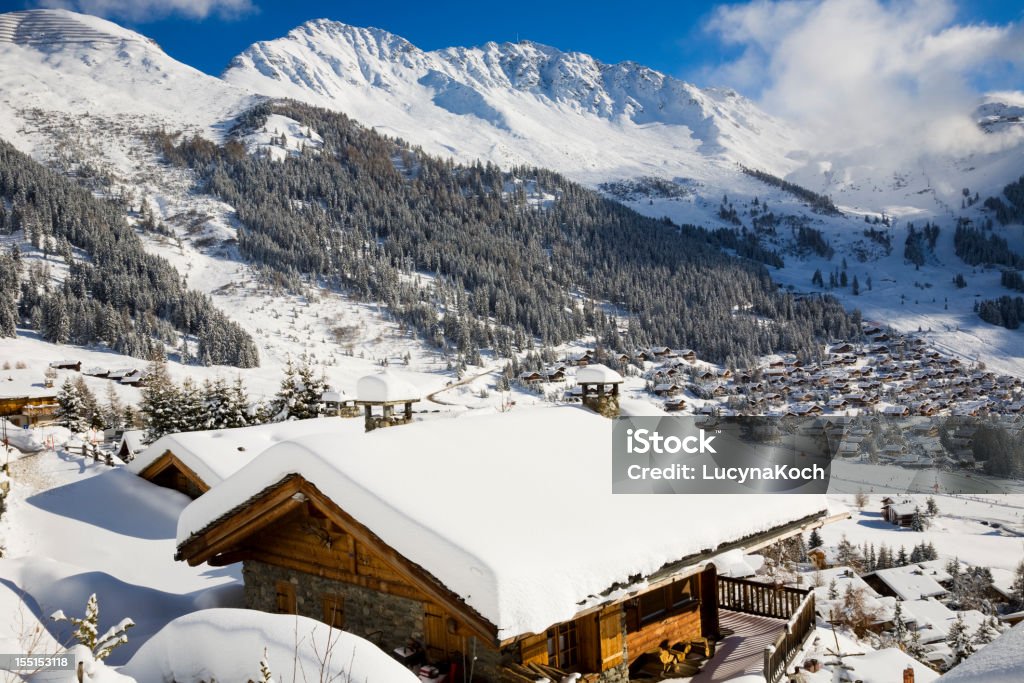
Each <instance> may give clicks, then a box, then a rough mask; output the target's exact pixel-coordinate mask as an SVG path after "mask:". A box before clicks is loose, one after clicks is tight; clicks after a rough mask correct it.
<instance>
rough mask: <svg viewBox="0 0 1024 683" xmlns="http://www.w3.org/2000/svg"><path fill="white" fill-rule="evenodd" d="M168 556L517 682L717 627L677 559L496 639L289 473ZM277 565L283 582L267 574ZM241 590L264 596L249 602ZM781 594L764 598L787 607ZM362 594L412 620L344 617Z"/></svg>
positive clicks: (608, 665) (702, 582)
mask: <svg viewBox="0 0 1024 683" xmlns="http://www.w3.org/2000/svg"><path fill="white" fill-rule="evenodd" d="M175 460H176V459H175ZM169 462H171V463H173V461H169ZM170 468H171V464H168V465H167V466H166V468H165V469H170ZM802 523H803V521H801V522H794V523H793V524H792V525H789V526H791V527H793V528H799V525H800V524H802ZM787 530H788V529H787ZM177 559H179V560H186V561H187V562H188V563H189V564H190V565H193V566H194V565H197V564H200V563H203V562H208V563H209V564H211V565H214V566H223V565H227V564H232V563H235V562H240V561H241V562H243V563H245V567H246V569H245V571H243V575H244V576H245V581H246V600H247V606H249V607H253V608H258V609H265V610H270V611H286V612H295V611H296V609H298V607H297V605H298V604H299V603H302V608H301V613H303V614H304V615H306V616H311V617H314V618H317V619H321V620H323V621H325V623H330V624H332V625H334V626H336V627H338V628H345V629H346V630H352V632H354V633H356V634H357V635H361V636H364V637H369V636H371V634H376V635H377V636H379V640H380V641H381V642H380V645H381V647H383V648H384V649H385V651H389V652H390V651H392V650H393V649H395V648H399V647H400V646H403V645H404V644H405V643H406V642H408V639H409V638H410V636H411V635H413V634H415V635H416V637H417V638H418V639H420V641H421V643H420V644H421V645H422V652H423V653H424V654H425V656H426V658H427V659H428V660H429V661H431V662H434V663H438V664H443V663H444V662H460V661H462V659H463V655H470V654H475V656H476V658H477V659H476V661H477V662H478V663H479V665H478V667H477V669H476V671H475V677H474V679H475V680H484V681H497V680H502V681H513V682H516V683H521V682H522V681H523V680H530V676H532V675H534V673H535V672H536V671H537V669H530V668H529V667H547V669H540V670H544V671H550V670H554V671H573V672H578V673H581V674H583V679H582V680H584V681H594V682H596V681H624V680H627V678H628V676H629V673H628V672H629V668H630V667H631V666H634V665H638V664H639V663H640V662H641V660H642V658H643V657H644V656H645V655H650V654H651V653H652V652H654V653H656V652H658V651H659V649H662V648H667V647H688V646H689V645H690V644H692V643H694V642H695V641H697V642H702V643H703V645H704V647H705V648H707V649H708V653H709V654H710V651H711V649H710V648H711V647H712V646H711V645H710V643H711V642H712V641H714V640H715V639H716V638H718V636H719V621H718V609H719V604H720V595H721V593H720V587H719V581H718V577H717V576H716V573H715V568H714V565H711V564H708V565H704V564H701V563H699V562H692V563H691V562H689V560H687V562H686V563H680V564H679V565H678V567H679V568H678V569H672V568H667V569H666V571H665V572H664V573H663V574H662V575H661V577H660V578H658V579H656V580H655V579H653V578H652V579H651V580H650V583H648V584H647V585H646V587H645V588H644V589H643V590H642V591H638V592H634V593H632V594H631V595H629V597H627V598H623V599H620V600H618V601H616V602H614V603H612V604H605V605H601V606H596V607H594V608H591V609H589V610H586V611H581V613H580V614H578V615H577V616H576V617H575V618H573V619H571V620H569V621H566V622H563V623H559V624H553V625H551V626H550V627H549V628H548V629H547V630H546V631H544V632H541V633H536V634H526V635H522V636H516V637H513V638H506V639H502V638H501V637H500V635H499V633H498V629H497V627H496V626H495V625H494V624H491V623H490V622H489V621H488V620H487V619H485V618H484V617H483V616H482V615H480V614H479V613H478V612H476V610H474V609H473V608H472V607H471V606H469V605H468V604H467V603H466V602H465V601H464V600H463V599H462V597H461V596H459V595H457V594H455V593H453V592H452V591H451V590H449V589H448V588H447V587H445V586H444V585H443V584H442V583H441V582H440V581H439V580H438V579H436V578H435V577H434V576H433V575H431V574H430V573H429V572H428V571H427V570H426V569H425V568H424V567H422V566H420V565H418V564H416V563H414V562H412V561H410V560H409V559H407V558H405V557H404V556H402V555H401V554H400V553H399V552H398V551H396V550H395V549H393V548H392V547H390V546H389V545H388V544H386V543H385V542H384V541H383V540H382V539H380V538H379V537H378V536H377V535H376V534H375V533H374V532H373V531H372V530H370V529H369V528H367V527H366V526H365V525H364V524H363V523H361V522H360V521H359V520H357V519H355V518H354V517H352V516H351V515H350V514H348V513H347V512H346V511H345V510H344V509H343V508H342V507H340V506H339V505H338V504H337V503H336V502H335V501H333V500H331V499H330V498H328V497H327V496H325V495H324V494H323V493H322V492H320V491H319V489H317V488H316V486H315V485H313V484H311V483H310V482H308V481H306V480H305V479H304V478H302V477H301V476H300V475H297V474H293V475H290V476H288V477H287V478H285V479H283V480H281V481H280V482H278V483H277V484H275V485H273V486H271V487H269V488H267V489H265V490H264V491H263V492H261V493H259V494H257V495H256V496H254V497H253V498H251V499H250V500H249V501H248V502H247V503H245V504H244V505H242V506H240V507H238V508H235V509H234V510H232V511H230V512H228V513H227V514H225V515H224V516H223V517H221V518H220V519H218V520H216V521H214V522H212V523H211V524H210V525H208V526H207V527H206V528H205V529H203V530H201V531H199V532H198V533H196V534H194V535H192V536H191V537H190V538H189V539H188V540H186V541H185V542H183V543H182V544H181V545H180V546H179V548H178V553H177ZM261 568H270V569H269V570H264V569H261ZM278 570H283V571H286V572H287V573H288V576H289V577H291V579H290V581H289V580H282V579H280V578H278V577H277V575H276V574H273V572H276V571H278ZM261 571H263V573H262V574H261V573H260V572H261ZM257 583H259V584H261V585H251V584H257ZM296 591H298V592H299V593H301V594H304V595H305V600H302V599H300V597H297V596H296ZM748 592H750V591H748ZM754 592H755V593H756V591H754ZM762 594H763V591H762V592H761V593H757V595H762ZM250 595H262V596H264V597H263V598H262V599H261V600H258V601H257V600H250ZM266 596H270V597H266ZM374 596H377V597H374ZM791 597H792V596H788V594H787V600H786V601H785V602H779V603H778V604H777V605H775V604H774V603H773V605H774V607H775V608H778V609H782V608H783V607H786V606H792V605H790V603H791V602H792V599H791ZM364 599H368V600H370V601H371V602H373V603H377V602H381V603H384V602H388V601H391V602H392V603H394V604H397V605H399V607H400V608H401V609H405V610H408V609H409V606H410V605H411V606H412V609H413V611H415V612H416V614H415V615H414V619H412V620H411V622H409V621H406V622H401V623H403V624H405V623H413V624H414V626H412V627H410V628H409V630H408V631H406V632H393V631H389V628H392V629H393V628H397V627H393V626H391V624H393V623H394V622H393V621H392V622H389V621H388V620H387V617H386V616H379V617H378V615H376V610H368V611H366V614H369V616H366V614H363V616H361V617H360V618H359V619H357V620H350V619H349V614H348V612H347V610H346V605H347V604H348V602H349V601H355V600H364ZM748 602H749V601H748ZM765 608H766V609H767V607H765ZM381 611H382V612H384V611H386V610H383V609H382V610H381ZM361 614H362V613H361ZM373 619H378V621H373ZM413 629H414V630H413ZM409 631H411V632H409ZM442 670H444V669H443V668H442ZM531 672H534V673H531Z"/></svg>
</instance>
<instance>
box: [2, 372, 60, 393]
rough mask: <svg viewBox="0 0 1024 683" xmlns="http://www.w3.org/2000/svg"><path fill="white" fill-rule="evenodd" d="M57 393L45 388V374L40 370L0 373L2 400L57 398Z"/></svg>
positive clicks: (54, 390) (55, 389) (55, 390)
mask: <svg viewBox="0 0 1024 683" xmlns="http://www.w3.org/2000/svg"><path fill="white" fill-rule="evenodd" d="M57 391H58V390H57V388H56V387H51V388H47V387H45V386H43V373H42V372H40V371H38V370H30V369H18V370H3V371H0V398H56V396H57Z"/></svg>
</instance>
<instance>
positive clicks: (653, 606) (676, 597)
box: [626, 577, 698, 632]
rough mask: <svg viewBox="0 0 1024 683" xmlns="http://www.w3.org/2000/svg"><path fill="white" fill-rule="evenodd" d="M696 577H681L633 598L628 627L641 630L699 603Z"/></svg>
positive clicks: (629, 606) (627, 619) (629, 608)
mask: <svg viewBox="0 0 1024 683" xmlns="http://www.w3.org/2000/svg"><path fill="white" fill-rule="evenodd" d="M695 590H696V585H695V583H694V577H688V578H685V579H680V580H679V581H675V582H673V583H670V584H669V585H667V586H664V587H662V588H658V589H655V590H652V591H649V592H647V593H644V594H643V595H641V596H640V597H638V598H636V599H634V600H632V601H631V602H630V603H629V604H627V606H626V627H627V629H628V630H629V631H630V632H634V631H639V630H640V629H641V628H643V627H645V626H647V625H648V624H653V623H655V622H658V621H661V620H663V619H665V618H666V617H670V616H672V615H674V614H679V613H681V612H685V611H687V610H689V609H691V608H693V607H695V606H696V605H697V603H698V600H697V596H696V594H695V592H694V591H695Z"/></svg>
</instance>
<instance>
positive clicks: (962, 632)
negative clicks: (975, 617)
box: [946, 613, 974, 666]
mask: <svg viewBox="0 0 1024 683" xmlns="http://www.w3.org/2000/svg"><path fill="white" fill-rule="evenodd" d="M946 644H947V645H949V649H950V651H951V652H952V655H953V665H954V666H956V665H957V664H959V663H960V662H962V661H963V660H965V659H967V658H968V657H970V656H971V655H972V654H973V653H974V643H972V642H971V636H970V634H968V633H967V624H966V623H965V622H964V615H963V614H959V613H958V614H957V615H956V621H955V622H953V625H952V626H950V627H949V635H947V636H946Z"/></svg>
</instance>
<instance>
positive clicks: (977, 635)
mask: <svg viewBox="0 0 1024 683" xmlns="http://www.w3.org/2000/svg"><path fill="white" fill-rule="evenodd" d="M998 624H999V621H998V620H997V619H996V618H995V617H990V618H988V619H986V620H985V621H983V622H981V623H980V624H978V628H977V629H975V631H974V635H973V636H971V643H973V644H974V645H975V647H979V648H980V647H984V646H985V645H988V644H989V643H991V642H992V641H993V640H995V639H996V638H997V637H998V636H999V628H998Z"/></svg>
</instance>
